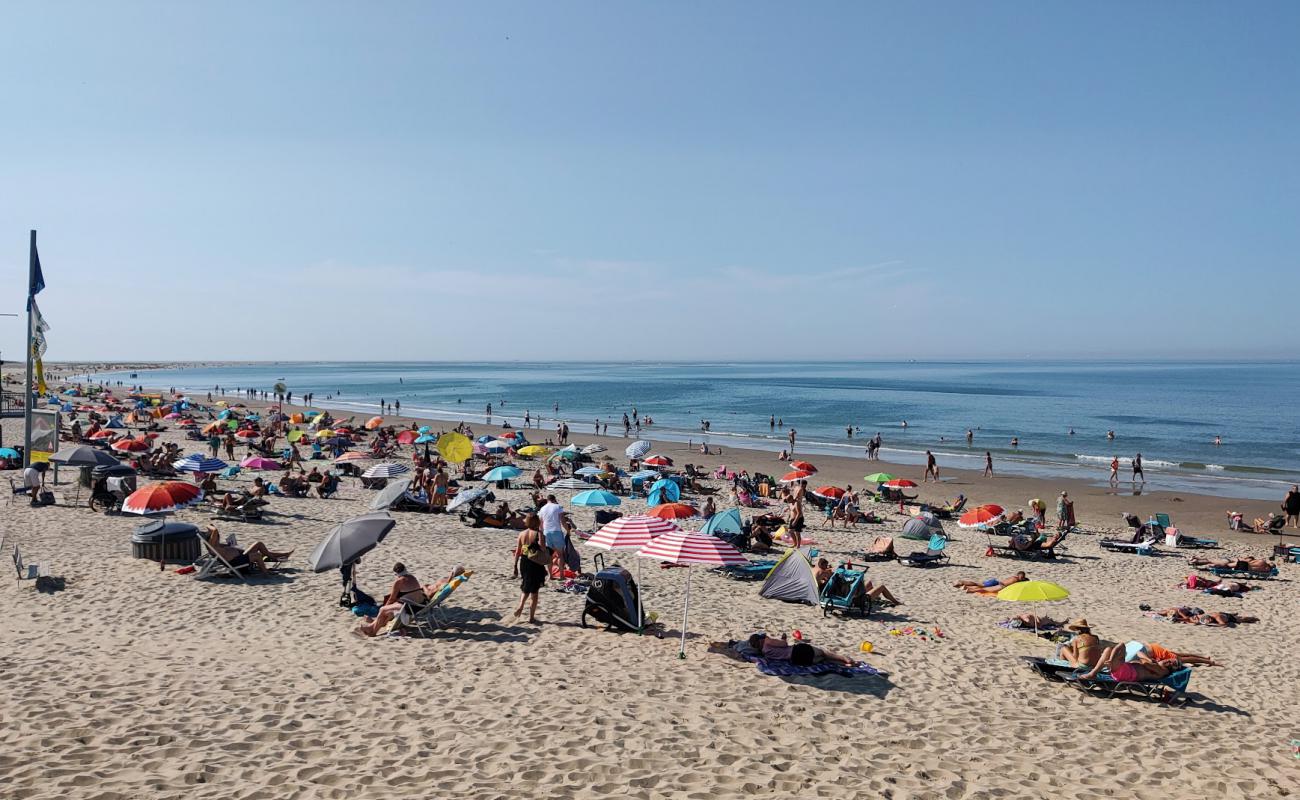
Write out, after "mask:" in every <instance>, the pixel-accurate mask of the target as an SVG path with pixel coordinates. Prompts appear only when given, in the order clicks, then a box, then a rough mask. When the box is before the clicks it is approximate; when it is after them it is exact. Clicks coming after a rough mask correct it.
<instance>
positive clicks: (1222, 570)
mask: <svg viewBox="0 0 1300 800" xmlns="http://www.w3.org/2000/svg"><path fill="white" fill-rule="evenodd" d="M1197 569H1199V570H1202V571H1204V572H1209V573H1211V574H1212V575H1214V576H1215V577H1219V578H1237V579H1239V580H1255V581H1267V580H1272V579H1273V578H1276V577H1277V575H1278V570H1277V565H1276V564H1274V565H1273V566H1272V567H1271V568H1270V569H1269V570H1268V571H1267V572H1255V571H1253V570H1248V569H1228V568H1227V567H1197Z"/></svg>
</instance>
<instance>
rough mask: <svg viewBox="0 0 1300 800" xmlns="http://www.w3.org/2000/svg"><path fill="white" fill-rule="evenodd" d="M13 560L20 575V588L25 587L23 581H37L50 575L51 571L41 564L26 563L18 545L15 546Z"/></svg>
mask: <svg viewBox="0 0 1300 800" xmlns="http://www.w3.org/2000/svg"><path fill="white" fill-rule="evenodd" d="M13 559H14V571H15V572H17V573H18V585H19V586H22V585H23V581H35V580H39V579H41V578H47V577H49V575H50V573H49V570H47V569H46V568H45V567H44V566H42V565H40V564H28V563H26V562H24V561H23V554H22V552H21V551H20V550H19V549H18V545H14V550H13Z"/></svg>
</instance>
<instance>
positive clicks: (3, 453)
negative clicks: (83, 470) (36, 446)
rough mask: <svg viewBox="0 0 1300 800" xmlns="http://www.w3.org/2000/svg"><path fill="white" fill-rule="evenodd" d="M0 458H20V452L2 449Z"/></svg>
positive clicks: (90, 448)
mask: <svg viewBox="0 0 1300 800" xmlns="http://www.w3.org/2000/svg"><path fill="white" fill-rule="evenodd" d="M81 447H85V445H81ZM86 449H88V450H94V449H95V448H93V447H89V448H86ZM95 452H99V451H95ZM56 455H57V454H56ZM0 458H18V451H17V450H15V449H13V448H12V447H0ZM50 460H51V461H53V460H54V457H53V456H51V457H50ZM92 466H93V465H92Z"/></svg>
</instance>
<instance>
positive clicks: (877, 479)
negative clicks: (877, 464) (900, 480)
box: [862, 472, 894, 483]
mask: <svg viewBox="0 0 1300 800" xmlns="http://www.w3.org/2000/svg"><path fill="white" fill-rule="evenodd" d="M893 479H894V476H893V475H890V474H889V473H888V472H877V473H875V474H873V475H868V476H866V477H865V478H863V479H862V480H864V481H870V482H872V483H884V482H885V481H892V480H893Z"/></svg>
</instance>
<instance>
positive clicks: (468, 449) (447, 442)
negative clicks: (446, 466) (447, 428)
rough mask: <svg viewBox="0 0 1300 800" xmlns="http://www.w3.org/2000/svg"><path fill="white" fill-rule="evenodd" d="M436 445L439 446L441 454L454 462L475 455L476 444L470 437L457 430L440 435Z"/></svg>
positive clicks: (462, 460)
mask: <svg viewBox="0 0 1300 800" xmlns="http://www.w3.org/2000/svg"><path fill="white" fill-rule="evenodd" d="M435 447H437V448H438V453H439V455H441V456H442V457H443V458H445V459H447V461H448V462H450V463H452V464H460V463H463V462H465V461H468V460H469V459H470V456H472V455H474V445H473V443H472V442H470V440H469V437H468V436H465V435H464V434H461V433H456V432H455V431H452V432H450V433H444V434H443V435H441V436H439V437H438V443H437V444H436V445H435Z"/></svg>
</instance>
